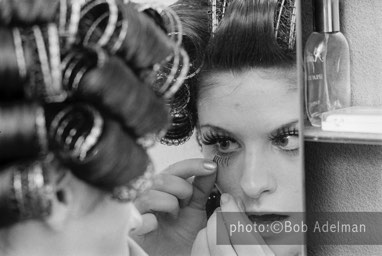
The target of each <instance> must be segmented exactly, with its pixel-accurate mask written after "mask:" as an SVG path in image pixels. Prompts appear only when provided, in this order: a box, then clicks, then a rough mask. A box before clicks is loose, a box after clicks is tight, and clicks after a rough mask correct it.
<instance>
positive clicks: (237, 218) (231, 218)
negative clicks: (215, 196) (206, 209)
mask: <svg viewBox="0 0 382 256" xmlns="http://www.w3.org/2000/svg"><path fill="white" fill-rule="evenodd" d="M239 205H241V203H237V202H236V201H235V199H234V198H233V197H232V196H231V195H229V194H226V193H224V194H222V196H221V199H220V206H221V209H222V219H223V220H224V223H225V227H226V229H227V232H228V233H229V234H230V236H229V238H230V241H231V244H232V246H233V247H234V249H235V251H236V253H237V254H238V255H248V254H250V253H252V254H254V255H259V256H260V255H262V256H263V255H264V256H273V255H274V253H273V252H272V250H271V249H270V248H269V246H268V245H267V244H266V243H265V241H264V239H263V238H262V236H261V235H260V233H258V232H255V231H253V232H233V231H234V230H235V229H236V230H237V229H238V228H239V225H240V224H241V225H243V227H246V226H247V225H251V226H252V225H253V223H252V222H251V221H250V220H249V219H248V217H247V215H246V214H245V213H244V209H240V208H242V207H241V206H239ZM244 230H245V228H244Z"/></svg>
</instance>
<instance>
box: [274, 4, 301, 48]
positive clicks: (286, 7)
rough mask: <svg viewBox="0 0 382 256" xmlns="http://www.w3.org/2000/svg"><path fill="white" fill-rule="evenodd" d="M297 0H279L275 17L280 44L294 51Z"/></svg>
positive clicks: (277, 37) (276, 32) (276, 35)
mask: <svg viewBox="0 0 382 256" xmlns="http://www.w3.org/2000/svg"><path fill="white" fill-rule="evenodd" d="M296 4H297V1H296V0H278V1H277V6H276V11H275V17H274V27H275V37H276V40H277V43H278V44H279V46H280V47H281V48H282V49H283V50H286V51H293V50H294V49H295V46H296V23H297V21H296V13H297V7H296Z"/></svg>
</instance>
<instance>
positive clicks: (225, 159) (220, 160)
mask: <svg viewBox="0 0 382 256" xmlns="http://www.w3.org/2000/svg"><path fill="white" fill-rule="evenodd" d="M230 159H231V158H230V157H229V156H222V155H215V156H214V158H213V160H212V161H214V162H215V163H217V164H218V165H220V166H228V164H229V160H230Z"/></svg>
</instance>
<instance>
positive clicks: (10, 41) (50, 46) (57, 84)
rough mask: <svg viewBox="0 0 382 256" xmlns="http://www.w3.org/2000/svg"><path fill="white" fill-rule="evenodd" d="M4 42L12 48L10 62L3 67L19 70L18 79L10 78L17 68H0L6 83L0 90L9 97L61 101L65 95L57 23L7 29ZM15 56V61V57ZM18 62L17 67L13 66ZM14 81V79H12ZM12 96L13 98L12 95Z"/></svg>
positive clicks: (0, 74) (6, 55)
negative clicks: (29, 27) (16, 96)
mask: <svg viewBox="0 0 382 256" xmlns="http://www.w3.org/2000/svg"><path fill="white" fill-rule="evenodd" d="M4 36H5V38H4V41H2V42H1V43H2V44H3V45H4V46H5V47H7V48H8V49H9V50H10V51H9V53H7V54H5V59H6V60H9V63H7V64H6V63H4V68H7V65H9V67H8V69H13V70H14V69H16V70H17V73H18V74H17V75H18V76H19V78H16V77H14V76H15V75H13V77H9V76H10V75H12V74H14V71H13V72H11V73H10V75H9V74H7V73H8V72H7V71H8V70H7V69H5V70H4V71H1V73H0V76H4V78H5V79H4V80H3V81H4V83H3V84H2V86H1V87H0V91H1V92H4V94H5V95H7V96H10V97H12V96H14V95H22V96H25V97H27V98H29V99H31V100H42V101H46V102H60V101H63V100H64V99H65V98H66V93H65V91H64V90H63V88H62V84H61V77H62V75H61V66H60V65H61V60H60V46H59V36H58V30H57V27H56V25H54V24H48V25H47V26H44V27H39V26H34V27H32V28H31V29H25V30H22V29H19V28H14V29H12V31H4ZM12 59H13V60H12ZM12 63H13V65H14V64H16V67H17V68H16V67H12ZM12 80H13V81H12ZM12 98H13V97H12Z"/></svg>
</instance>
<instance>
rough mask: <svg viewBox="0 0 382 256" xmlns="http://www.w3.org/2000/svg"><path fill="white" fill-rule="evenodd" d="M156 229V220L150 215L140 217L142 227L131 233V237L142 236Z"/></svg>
mask: <svg viewBox="0 0 382 256" xmlns="http://www.w3.org/2000/svg"><path fill="white" fill-rule="evenodd" d="M157 228H158V220H157V218H156V217H155V215H154V214H152V213H146V214H143V215H142V226H141V227H140V228H139V229H136V230H134V231H132V232H131V235H132V236H142V235H145V234H148V233H150V232H152V231H154V230H156V229H157Z"/></svg>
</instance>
